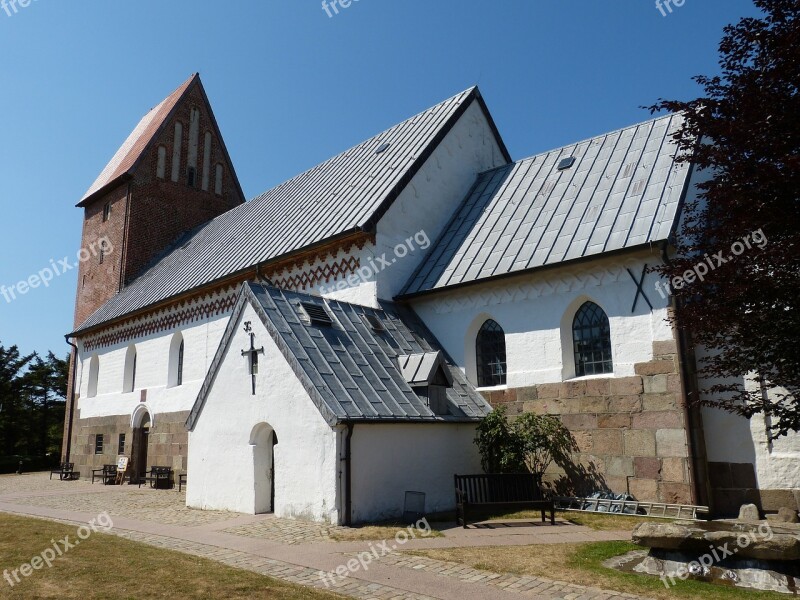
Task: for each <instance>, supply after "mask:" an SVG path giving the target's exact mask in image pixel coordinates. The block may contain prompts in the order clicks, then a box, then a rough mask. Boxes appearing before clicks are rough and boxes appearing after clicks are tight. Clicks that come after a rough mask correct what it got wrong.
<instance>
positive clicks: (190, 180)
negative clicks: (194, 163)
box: [186, 167, 197, 187]
mask: <svg viewBox="0 0 800 600" xmlns="http://www.w3.org/2000/svg"><path fill="white" fill-rule="evenodd" d="M196 175H197V173H196V169H195V168H194V167H189V168H188V169H187V170H186V185H188V186H189V187H194V180H195V177H196Z"/></svg>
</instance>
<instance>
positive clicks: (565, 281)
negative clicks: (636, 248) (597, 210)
mask: <svg viewBox="0 0 800 600" xmlns="http://www.w3.org/2000/svg"><path fill="white" fill-rule="evenodd" d="M656 261H657V259H656V257H655V256H654V255H652V254H649V253H648V252H646V251H644V252H642V253H639V254H637V255H635V256H629V257H627V258H625V259H622V258H603V259H598V260H596V261H593V262H591V263H585V264H583V265H576V266H571V267H563V268H559V269H552V270H549V271H542V272H539V273H532V274H528V275H521V276H519V277H514V278H508V279H505V280H502V281H499V282H487V283H484V284H478V285H475V286H472V287H469V288H466V289H461V290H454V291H452V292H447V293H443V294H437V295H436V296H432V297H429V298H425V297H422V298H417V299H415V300H413V301H412V306H413V308H414V310H415V311H416V312H417V313H418V314H419V315H420V317H421V318H422V319H423V321H424V322H425V324H426V325H427V326H428V327H429V328H430V329H431V331H432V332H433V333H434V335H436V337H437V338H438V340H439V341H440V342H441V343H442V345H443V346H444V347H445V349H446V350H447V351H448V352H449V353H450V355H451V356H452V357H453V359H454V360H455V362H456V363H457V364H458V365H459V366H461V368H462V370H464V371H465V373H466V375H467V377H468V378H469V379H470V381H472V382H473V383H476V373H475V336H476V335H477V332H478V329H479V328H480V326H481V325H482V324H483V323H484V322H485V320H486V319H489V318H491V319H494V320H495V321H497V323H499V324H500V326H501V327H502V328H503V330H504V331H505V335H506V355H507V362H508V364H507V369H508V375H507V385H506V386H501V387H508V388H518V387H527V386H532V385H537V384H542V383H556V382H561V381H565V380H570V379H574V378H575V377H574V373H575V371H574V360H573V358H572V341H571V340H572V330H571V328H572V319H573V317H574V314H575V312H576V311H577V309H578V308H579V307H580V306H581V304H583V302H585V301H587V300H591V301H593V302H595V303H596V304H598V305H599V306H600V307H601V308H602V309H603V310H604V311H605V312H606V314H607V315H608V319H609V325H610V329H611V346H612V356H613V361H614V374H613V376H614V377H626V376H631V375H634V365H635V364H636V363H643V362H648V361H650V360H653V342H654V341H662V340H671V339H672V338H673V334H672V329H671V326H670V324H669V323H668V322H667V321H666V319H667V305H668V303H667V298H666V294H665V297H663V298H662V296H661V295H660V294H659V293H658V291H657V290H656V288H655V285H654V284H655V281H656V280H657V278H656V275H655V274H648V275H647V276H646V278H645V282H644V284H643V289H644V291H645V293H646V294H647V297H648V298H649V300H650V302H651V303H652V304H653V310H652V311H651V310H650V308H649V307H648V305H647V303H646V302H645V300H644V299H643V298H642V297H641V296H640V297H639V298H638V301H637V304H636V311H635V312H633V313H632V312H631V307H632V305H633V300H634V297H635V296H636V291H637V290H636V284H635V283H634V282H633V280H632V279H631V277H630V275H629V274H628V272H627V270H626V269H630V270H631V272H632V273H633V274H634V275H635V276H636V277H637V278H638V277H640V276H641V271H642V268H643V266H644V264H645V263H647V264H648V265H653V264H655V262H656Z"/></svg>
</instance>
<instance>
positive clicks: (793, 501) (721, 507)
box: [708, 462, 800, 517]
mask: <svg viewBox="0 0 800 600" xmlns="http://www.w3.org/2000/svg"><path fill="white" fill-rule="evenodd" d="M798 468H800V465H799V466H798ZM708 473H709V483H710V486H711V489H712V492H713V495H714V509H715V514H716V515H718V516H721V517H735V516H737V515H738V514H739V508H740V507H741V506H742V504H755V505H756V506H757V507H758V508H759V509H760V510H761V512H766V513H773V512H777V511H778V510H779V509H780V508H784V507H786V508H791V509H794V510H800V490H796V489H790V488H787V489H759V488H758V481H757V476H756V471H755V468H754V467H753V465H752V464H751V463H732V462H709V463H708Z"/></svg>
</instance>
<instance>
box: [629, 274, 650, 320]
mask: <svg viewBox="0 0 800 600" xmlns="http://www.w3.org/2000/svg"><path fill="white" fill-rule="evenodd" d="M625 270H626V271H627V272H628V275H630V276H631V279H633V283H635V284H636V295H635V296H634V297H633V307H632V308H631V312H636V302H637V301H638V300H639V295H640V294H641V296H642V298H644V301H645V302H647V306H649V307H650V310H653V305H652V304H650V299H649V298H648V297H647V295H646V294H645V293H644V290H643V289H642V284H643V283H644V277H645V275H647V263H645V265H644V267H642V278H641V279H639V280H638V281H637V280H636V277H635V276H634V274H633V273H631V270H630V269H628V268H626V269H625Z"/></svg>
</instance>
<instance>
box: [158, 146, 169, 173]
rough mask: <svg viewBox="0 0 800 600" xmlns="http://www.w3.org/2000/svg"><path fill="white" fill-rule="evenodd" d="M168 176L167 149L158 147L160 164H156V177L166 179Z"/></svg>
mask: <svg viewBox="0 0 800 600" xmlns="http://www.w3.org/2000/svg"><path fill="white" fill-rule="evenodd" d="M166 176H167V147H166V146H159V147H158V163H157V164H156V177H158V178H159V179H164V178H165V177H166Z"/></svg>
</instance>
